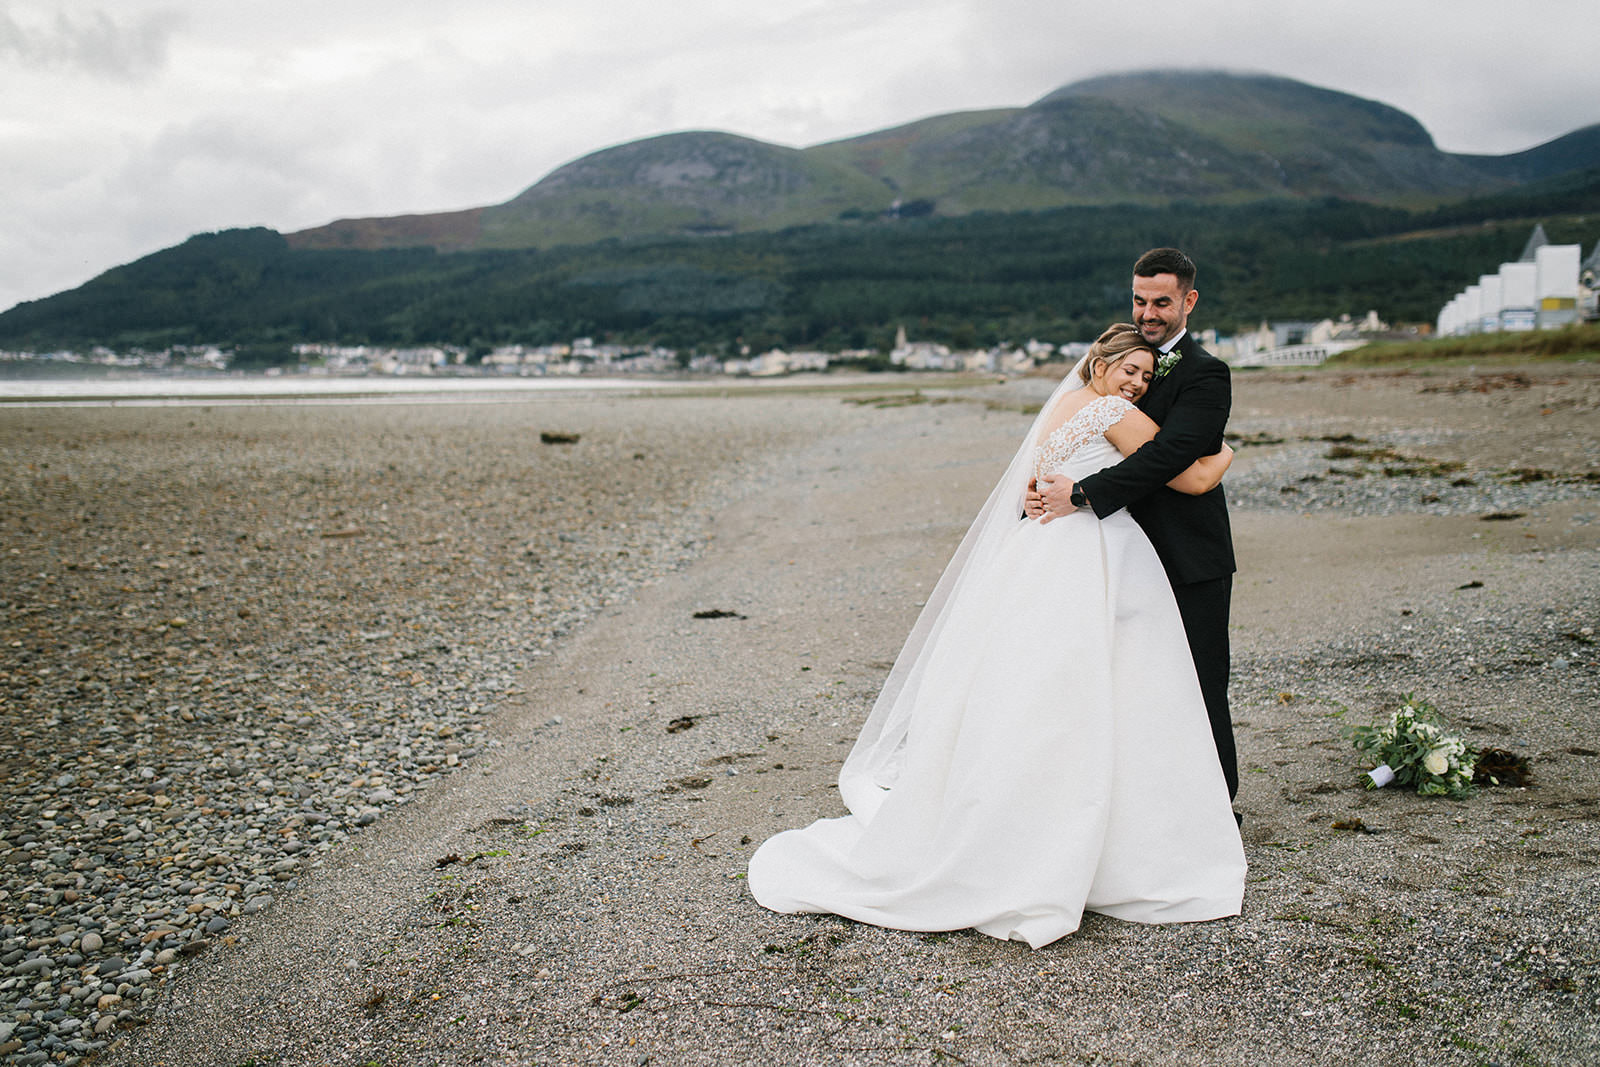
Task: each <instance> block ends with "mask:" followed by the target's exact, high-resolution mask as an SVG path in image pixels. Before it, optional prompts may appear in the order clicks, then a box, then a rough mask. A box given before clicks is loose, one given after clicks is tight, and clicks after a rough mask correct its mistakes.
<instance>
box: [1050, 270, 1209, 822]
mask: <svg viewBox="0 0 1600 1067" xmlns="http://www.w3.org/2000/svg"><path fill="white" fill-rule="evenodd" d="M1194 276H1195V267H1194V262H1193V261H1192V260H1190V259H1189V257H1188V256H1186V255H1184V254H1183V253H1182V252H1180V251H1178V250H1177V249H1176V248H1153V249H1151V250H1150V251H1148V252H1146V253H1145V254H1144V255H1142V256H1140V257H1139V260H1138V262H1137V263H1135V264H1134V265H1133V321H1134V324H1135V325H1136V326H1138V328H1139V333H1140V334H1141V335H1142V336H1143V337H1144V339H1145V340H1146V341H1147V342H1149V344H1150V346H1151V347H1152V348H1154V349H1156V350H1157V353H1158V355H1159V357H1160V360H1159V362H1158V364H1157V370H1156V378H1155V380H1154V381H1153V382H1151V383H1150V388H1149V390H1148V391H1147V392H1146V393H1145V394H1144V396H1143V397H1141V398H1140V399H1139V401H1138V406H1139V408H1140V410H1142V411H1143V412H1144V413H1145V414H1146V415H1149V416H1150V418H1151V419H1153V420H1154V421H1155V422H1156V423H1157V424H1158V425H1159V426H1160V427H1161V430H1160V432H1159V433H1157V434H1156V436H1155V439H1154V440H1152V441H1150V442H1148V443H1147V444H1145V445H1144V446H1143V447H1142V448H1140V449H1139V450H1138V451H1137V452H1135V453H1134V454H1133V455H1131V456H1129V457H1127V458H1126V459H1124V460H1123V461H1122V462H1121V463H1118V464H1117V465H1116V466H1114V467H1108V468H1106V469H1105V470H1103V471H1100V472H1098V473H1096V474H1091V475H1090V476H1089V477H1087V478H1085V479H1084V480H1083V481H1081V482H1078V483H1077V484H1073V482H1072V480H1071V479H1068V478H1055V479H1046V480H1045V481H1043V482H1041V483H1040V485H1039V489H1040V491H1041V493H1042V496H1043V503H1044V509H1045V511H1046V512H1047V513H1048V514H1047V516H1046V519H1047V521H1048V518H1050V517H1055V516H1061V515H1067V514H1070V513H1072V512H1073V511H1076V510H1078V509H1080V508H1087V509H1089V510H1091V511H1093V512H1094V513H1095V515H1096V516H1098V517H1101V518H1104V517H1105V516H1107V515H1110V514H1113V513H1114V512H1116V511H1117V510H1118V509H1119V508H1123V507H1126V508H1127V509H1128V513H1129V514H1130V515H1132V516H1133V517H1134V519H1135V520H1136V521H1137V522H1138V523H1139V525H1140V526H1141V527H1143V528H1144V532H1145V534H1146V536H1148V537H1149V538H1150V543H1151V544H1153V545H1154V546H1155V549H1156V554H1157V555H1158V556H1160V557H1161V563H1162V566H1164V567H1165V568H1166V571H1167V579H1168V580H1169V581H1170V582H1171V583H1172V592H1173V596H1174V597H1175V598H1176V599H1177V601H1178V613H1179V614H1180V615H1182V616H1183V628H1184V630H1185V632H1186V633H1187V634H1188V637H1189V652H1190V654H1191V655H1193V656H1194V669H1195V673H1196V674H1198V675H1199V677H1200V691H1201V693H1202V694H1203V695H1204V697H1205V702H1206V714H1207V715H1208V716H1209V717H1210V719H1211V735H1212V737H1213V738H1214V739H1215V741H1216V744H1217V758H1218V759H1219V760H1221V762H1222V773H1223V776H1224V777H1225V778H1226V779H1227V781H1228V795H1229V796H1230V797H1232V796H1235V795H1237V794H1238V792H1239V767H1238V760H1237V757H1236V756H1235V754H1234V745H1233V721H1232V719H1231V718H1230V717H1229V715H1228V603H1229V600H1230V598H1231V596H1232V593H1233V572H1234V569H1235V568H1234V561H1233V537H1232V534H1231V533H1230V531H1229V528H1228V504H1227V500H1226V498H1225V497H1224V496H1223V493H1222V487H1221V486H1218V487H1217V488H1215V489H1213V490H1211V491H1210V492H1209V493H1205V494H1203V495H1201V496H1186V495H1185V494H1183V493H1179V492H1177V491H1176V490H1173V489H1168V488H1167V485H1166V483H1167V481H1168V480H1169V479H1171V478H1173V477H1174V476H1176V475H1177V474H1178V472H1180V471H1182V470H1183V469H1184V468H1186V467H1188V466H1189V464H1191V463H1193V462H1194V461H1195V460H1197V459H1199V458H1200V457H1201V456H1208V455H1211V454H1212V453H1214V452H1217V451H1219V450H1220V449H1221V447H1222V430H1223V427H1224V426H1225V425H1226V424H1227V421H1228V409H1229V408H1230V407H1231V406H1232V403H1233V387H1232V384H1231V382H1230V380H1229V377H1228V367H1227V364H1225V363H1223V362H1222V361H1221V360H1220V359H1217V358H1216V357H1215V356H1213V355H1211V353H1209V352H1207V351H1206V350H1205V349H1204V348H1202V347H1200V343H1199V342H1198V341H1196V340H1195V339H1194V337H1193V336H1192V335H1191V334H1190V333H1189V332H1188V322H1189V313H1190V312H1191V311H1193V310H1194V305H1195V301H1197V300H1199V299H1200V294H1199V292H1198V291H1197V290H1196V289H1195V287H1194ZM1163 368H1164V369H1165V370H1164V372H1163Z"/></svg>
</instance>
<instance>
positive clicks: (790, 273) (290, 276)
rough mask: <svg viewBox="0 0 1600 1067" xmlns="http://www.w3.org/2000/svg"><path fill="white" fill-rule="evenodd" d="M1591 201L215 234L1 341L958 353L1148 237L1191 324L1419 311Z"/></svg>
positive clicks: (1054, 331) (1089, 326) (1574, 188)
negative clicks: (1193, 299) (1185, 287)
mask: <svg viewBox="0 0 1600 1067" xmlns="http://www.w3.org/2000/svg"><path fill="white" fill-rule="evenodd" d="M1597 204H1600V168H1597V169H1594V170H1590V171H1586V172H1580V173H1569V174H1566V175H1562V176H1560V177H1558V178H1553V179H1547V180H1545V181H1543V182H1539V183H1535V184H1530V185H1525V186H1519V187H1516V188H1515V189H1513V190H1511V191H1509V192H1505V193H1498V194H1493V195H1489V196H1483V197H1477V198H1474V199H1470V200H1463V201H1458V202H1455V203H1452V204H1447V205H1442V206H1440V207H1438V208H1433V209H1430V210H1428V211H1408V210H1405V209H1402V208H1395V207H1388V206H1384V205H1376V204H1366V203H1359V202H1354V201H1348V200H1337V199H1331V198H1303V199H1288V198H1277V199H1268V200H1254V201H1249V202H1244V203H1234V204H1196V203H1178V204H1174V205H1168V206H1143V205H1135V206H1128V205H1112V206H1089V207H1063V208H1053V209H1048V210H1040V211H1033V212H1020V211H1019V212H974V213H972V214H968V215H964V216H960V217H955V218H938V217H921V218H880V219H874V220H871V221H864V222H859V223H854V224H850V225H840V224H829V225H815V226H796V227H790V228H788V229H784V230H779V231H758V232H752V233H741V234H733V235H731V236H727V237H722V238H717V239H707V238H704V237H656V238H641V239H637V240H632V241H601V242H596V243H594V244H589V245H565V246H560V247H556V248H551V249H545V250H540V249H487V250H481V251H461V252H440V251H437V250H435V249H432V248H425V247H412V248H393V249H378V250H374V251H365V250H360V249H316V248H296V247H294V246H293V244H292V243H291V241H289V240H288V239H286V238H285V237H284V236H283V235H281V234H278V233H275V232H273V231H271V230H266V229H254V230H232V231H226V232H223V233H215V234H202V235H200V236H197V237H193V238H190V239H189V240H188V241H186V242H184V243H183V244H181V245H178V246H176V247H174V248H168V249H164V250H163V251H160V252H157V253H155V254H153V255H150V256H146V257H144V258H143V259H140V260H138V261H137V262H134V263H130V264H127V265H125V266H122V267H117V268H115V269H114V270H110V271H107V272H106V273H105V274H102V275H101V276H100V277H98V278H95V279H94V280H92V281H90V282H89V283H87V284H85V285H83V286H80V287H78V288H77V289H74V290H71V291H69V292H64V293H60V294H57V295H55V296H52V297H49V298H47V299H44V300H37V301H32V302H29V303H24V304H19V305H18V306H16V307H15V308H12V309H11V310H9V311H7V312H5V313H3V314H0V348H14V349H24V350H34V351H42V350H50V349H54V348H59V347H69V348H77V349H80V350H82V349H84V348H86V347H88V346H90V345H93V344H107V345H110V346H112V347H114V348H118V349H122V350H126V349H128V348H130V347H135V346H143V347H146V348H157V347H162V346H166V345H170V344H206V343H210V344H222V345H230V344H231V345H252V346H268V348H271V349H272V350H273V351H276V352H277V353H278V354H279V356H280V357H286V356H287V353H288V345H289V344H291V343H293V342H296V341H332V342H338V343H345V344H399V345H407V344H423V343H454V344H459V345H464V346H468V347H470V348H471V349H473V350H475V351H479V352H483V351H487V349H488V347H489V346H492V345H495V344H502V343H521V344H543V343H549V342H552V341H562V340H568V339H571V338H573V337H579V336H593V337H601V338H606V339H608V340H612V341H619V342H625V343H635V342H636V343H655V344H665V345H669V346H672V347H674V348H677V349H679V350H698V351H702V352H710V353H721V354H728V353H730V352H732V351H735V350H737V348H738V347H739V346H741V345H749V346H750V347H752V348H754V349H756V350H758V351H759V350H761V349H763V348H765V347H768V346H771V345H780V346H782V347H785V348H790V349H795V348H808V347H820V348H825V349H829V350H834V351H837V350H840V349H843V348H865V347H879V348H887V346H888V345H889V343H890V339H891V338H892V337H893V336H894V332H895V330H896V328H897V327H899V326H905V327H906V329H907V330H908V331H909V332H910V333H911V334H912V335H913V336H915V337H917V338H919V339H933V340H941V341H945V342H947V343H950V344H953V345H957V346H961V347H969V346H973V345H990V344H996V343H1001V342H1010V343H1018V342H1021V341H1023V340H1026V339H1027V338H1029V337H1039V338H1049V339H1055V340H1068V339H1085V338H1089V337H1093V336H1094V335H1095V334H1096V333H1097V332H1099V330H1100V329H1101V328H1103V326H1104V325H1105V323H1107V322H1110V321H1114V320H1116V319H1119V318H1123V317H1125V316H1126V315H1127V313H1128V308H1127V299H1128V296H1127V272H1128V268H1129V264H1131V263H1132V262H1133V260H1134V258H1135V257H1136V256H1137V255H1138V254H1139V253H1140V252H1141V251H1143V250H1144V249H1146V248H1149V247H1152V246H1154V245H1161V244H1176V245H1178V246H1180V247H1182V248H1185V249H1186V250H1188V251H1189V252H1190V253H1191V254H1192V255H1193V256H1194V257H1195V259H1196V261H1197V262H1198V263H1199V264H1200V267H1201V273H1200V278H1199V284H1198V287H1199V289H1200V292H1201V304H1200V307H1199V309H1198V310H1197V312H1196V318H1195V321H1196V323H1197V325H1198V326H1200V327H1201V328H1205V327H1216V328H1218V329H1221V330H1223V331H1224V332H1228V331H1231V330H1234V329H1238V328H1241V327H1250V326H1254V325H1255V324H1256V323H1257V322H1259V321H1261V320H1262V319H1264V318H1265V319H1305V318H1322V317H1323V316H1326V315H1330V314H1338V313H1340V312H1350V313H1353V314H1358V315H1359V314H1362V313H1364V312H1365V311H1366V310H1368V309H1376V310H1377V311H1378V313H1379V314H1380V315H1381V316H1382V317H1384V318H1385V319H1389V320H1391V321H1393V320H1399V321H1411V322H1417V321H1431V320H1432V318H1433V317H1434V315H1435V313H1436V312H1437V311H1438V309H1439V307H1440V306H1441V305H1442V304H1443V303H1444V301H1446V300H1447V299H1449V297H1450V296H1451V295H1452V294H1453V293H1455V292H1456V291H1458V290H1459V289H1460V288H1461V287H1462V286H1464V285H1467V284H1470V283H1471V282H1473V281H1475V280H1476V279H1477V277H1478V276H1479V275H1480V274H1482V273H1484V272H1487V271H1492V270H1494V269H1495V267H1496V266H1497V265H1498V264H1499V263H1502V262H1504V261H1506V260H1508V259H1512V258H1515V257H1516V256H1517V254H1518V253H1519V252H1520V250H1521V249H1522V246H1523V244H1524V243H1525V242H1526V240H1527V237H1528V233H1529V231H1530V230H1531V229H1532V228H1533V225H1534V223H1535V222H1538V223H1541V224H1542V225H1543V226H1544V227H1545V231H1546V233H1547V234H1548V235H1549V237H1550V239H1551V240H1552V241H1555V242H1557V243H1582V244H1583V245H1584V246H1585V247H1586V248H1587V247H1589V246H1591V245H1592V244H1593V243H1594V242H1595V240H1596V239H1597V238H1600V219H1597V217H1596V212H1595V205H1597ZM258 351H267V349H260V350H258Z"/></svg>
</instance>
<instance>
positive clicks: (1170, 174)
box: [288, 70, 1600, 251]
mask: <svg viewBox="0 0 1600 1067" xmlns="http://www.w3.org/2000/svg"><path fill="white" fill-rule="evenodd" d="M1594 166H1600V125H1596V126H1590V127H1584V128H1582V129H1579V130H1575V131H1572V132H1571V133H1568V134H1565V135H1563V136H1562V137H1558V138H1555V139H1553V140H1551V141H1549V142H1546V143H1545V144H1542V145H1537V146H1534V147H1533V148H1530V149H1527V150H1525V151H1522V152H1518V153H1512V154H1508V155H1505V156H1485V155H1466V154H1456V153H1450V152H1444V151H1441V150H1440V149H1439V148H1438V147H1437V146H1436V145H1435V144H1434V141H1433V138H1432V136H1431V135H1430V134H1429V133H1428V131H1427V130H1426V128H1424V127H1423V125H1422V124H1421V123H1420V122H1418V121H1417V120H1416V119H1415V118H1413V117H1412V116H1410V115H1408V114H1406V113H1405V112H1403V111H1401V110H1399V109H1398V108H1394V107H1392V106H1390V105H1388V104H1384V103H1382V102H1381V101H1376V100H1369V99H1366V98H1363V97H1358V96H1354V95H1351V94H1348V93H1343V92H1340V91H1338V90H1335V89H1326V88H1321V87H1318V86H1313V85H1310V84H1307V83H1304V82H1300V81H1296V80H1294V79H1292V78H1285V77H1281V76H1277V75H1268V74H1248V73H1234V72H1228V71H1218V70H1191V71H1172V70H1157V71H1144V72H1137V73H1128V74H1114V75H1104V76H1099V77H1094V78H1088V79H1084V80H1081V81H1077V82H1073V83H1071V84H1068V85H1065V86H1062V87H1061V88H1059V89H1056V90H1054V91H1052V92H1050V93H1047V94H1045V95H1044V96H1042V97H1040V98H1039V99H1038V100H1036V101H1034V102H1033V103H1032V104H1029V105H1026V106H1024V107H1014V108H990V109H984V110H975V111H956V112H948V113H945V114H941V115H933V116H928V117H926V118H922V119H918V120H915V121H912V122H908V123H904V124H900V125H897V126H892V127H888V128H886V129H882V130H876V131H870V132H868V133H864V134H860V135H857V136H853V137H848V138H843V139H839V140H834V141H828V142H823V143H821V144H817V145H812V146H810V147H808V148H790V147H785V146H782V145H776V144H770V143H768V142H765V141H761V140H759V139H756V138H751V137H745V136H741V135H738V134H733V133H726V132H721V131H709V130H695V131H682V132H677V133H668V134H660V135H656V136H653V137H647V138H643V139H640V140H637V141H631V142H627V143H625V144H621V145H615V146H611V147H608V148H603V149H600V150H598V151H596V152H592V153H589V154H588V155H585V156H581V157H579V158H578V159H575V160H572V161H570V162H568V163H566V164H563V165H562V166H560V167H557V168H556V169H555V170H553V171H551V172H550V173H549V174H547V175H545V176H544V177H543V178H541V179H539V180H538V181H536V182H535V183H534V184H532V185H530V186H528V187H527V188H526V189H524V190H523V191H522V192H520V193H518V194H517V195H516V196H514V197H512V198H511V199H510V200H507V201H505V202H504V203H501V204H493V205H486V206H483V207H478V208H471V209H467V210H465V211H454V212H445V213H439V214H416V215H402V216H393V217H373V218H360V219H341V220H337V221H335V222H331V223H328V224H327V225H324V226H318V227H313V228H310V229H306V230H301V231H298V232H296V233H292V234H289V235H288V240H289V243H290V245H291V246H292V247H295V248H306V249H310V248H326V249H333V248H343V249H368V250H374V249H380V248H405V247H428V248H433V249H436V250H439V251H467V250H483V249H493V248H501V249H516V248H549V247H555V246H560V245H581V244H588V243H592V242H594V241H599V240H607V239H636V238H641V237H677V236H724V235H729V234H734V233H749V232H758V231H770V230H780V229H784V228H786V227H789V226H797V225H814V224H819V223H836V222H850V221H857V220H861V219H866V218H872V217H881V216H885V215H888V216H894V215H896V214H899V213H902V212H908V211H909V212H911V213H915V214H928V215H937V216H942V217H956V216H961V215H965V214H970V213H972V212H976V211H1002V212H1005V211H1035V210H1045V209H1050V208H1057V207H1069V206H1092V205H1107V204H1146V205H1151V206H1154V205H1161V204H1171V203H1173V202H1176V201H1192V202H1197V203H1234V202H1241V201H1249V200H1255V199H1271V198H1278V197H1287V198H1306V197H1325V196H1332V197H1339V198H1344V199H1352V200H1360V201H1365V202H1370V203H1381V204H1391V205H1396V206H1404V207H1410V208H1418V207H1428V206H1432V205H1434V204H1438V203H1442V202H1445V201H1448V200H1453V199H1460V198H1462V197H1467V196H1474V195H1487V194H1492V193H1495V192H1499V191H1503V190H1506V189H1510V188H1513V187H1515V186H1517V185H1520V184H1523V183H1526V182H1533V181H1539V180H1541V179H1545V178H1550V177H1552V176H1555V175H1558V174H1560V173H1564V172H1566V171H1573V170H1580V169H1583V168H1586V167H1594Z"/></svg>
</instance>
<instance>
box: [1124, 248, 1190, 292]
mask: <svg viewBox="0 0 1600 1067" xmlns="http://www.w3.org/2000/svg"><path fill="white" fill-rule="evenodd" d="M1133 273H1134V276H1135V277H1137V278H1154V277H1155V276H1156V275H1157V274H1175V275H1177V277H1178V288H1179V289H1182V290H1183V291H1184V292H1188V291H1189V290H1190V289H1193V288H1194V275H1195V269H1194V260H1192V259H1190V258H1189V257H1188V256H1186V255H1184V254H1183V253H1182V252H1180V251H1178V250H1177V249H1176V248H1152V249H1151V250H1150V251H1148V252H1146V253H1145V254H1144V255H1142V256H1140V257H1139V259H1138V262H1136V263H1134V265H1133Z"/></svg>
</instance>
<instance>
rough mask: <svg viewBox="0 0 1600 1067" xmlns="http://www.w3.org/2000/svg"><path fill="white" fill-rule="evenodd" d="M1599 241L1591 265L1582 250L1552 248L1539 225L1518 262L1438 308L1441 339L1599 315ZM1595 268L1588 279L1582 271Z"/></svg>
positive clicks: (1552, 325) (1437, 326)
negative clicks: (1597, 303)
mask: <svg viewBox="0 0 1600 1067" xmlns="http://www.w3.org/2000/svg"><path fill="white" fill-rule="evenodd" d="M1597 257H1600V242H1596V246H1595V250H1594V252H1592V253H1591V254H1590V256H1589V259H1588V260H1587V261H1582V262H1580V260H1581V258H1582V257H1581V249H1580V248H1579V246H1578V245H1553V244H1551V243H1550V240H1549V238H1547V237H1546V236H1545V232H1544V227H1543V226H1535V227H1534V229H1533V233H1532V235H1531V236H1529V238H1528V243H1527V244H1526V245H1524V246H1523V249H1522V256H1521V258H1520V259H1518V260H1517V262H1515V263H1502V264H1500V269H1499V271H1497V272H1496V273H1494V274H1485V275H1482V276H1480V277H1479V278H1478V283H1477V284H1476V285H1469V286H1467V287H1466V288H1465V289H1463V290H1462V291H1461V292H1459V293H1457V294H1456V295H1455V296H1454V297H1452V298H1451V300H1450V302H1449V303H1447V304H1446V305H1445V306H1444V307H1443V308H1441V309H1439V316H1438V320H1437V322H1436V323H1435V329H1436V331H1437V334H1438V336H1440V337H1460V336H1463V335H1465V334H1474V333H1504V332H1511V331H1517V330H1533V329H1541V330H1548V329H1553V328H1555V327H1558V326H1566V325H1567V324H1569V323H1573V322H1577V321H1579V320H1580V319H1581V318H1584V317H1593V316H1594V315H1595V310H1594V306H1595V298H1594V293H1595V282H1596V277H1595V275H1596V274H1597V273H1600V269H1596V268H1600V262H1596V260H1597ZM1587 264H1594V267H1592V268H1591V269H1590V270H1589V273H1588V275H1587V279H1588V280H1585V274H1584V267H1585V266H1586V265H1587Z"/></svg>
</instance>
